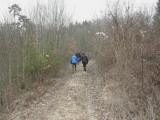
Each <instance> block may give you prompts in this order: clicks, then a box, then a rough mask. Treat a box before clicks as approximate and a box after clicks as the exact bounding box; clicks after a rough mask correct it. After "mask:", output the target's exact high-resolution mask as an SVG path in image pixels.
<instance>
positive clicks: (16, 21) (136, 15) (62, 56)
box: [0, 1, 160, 120]
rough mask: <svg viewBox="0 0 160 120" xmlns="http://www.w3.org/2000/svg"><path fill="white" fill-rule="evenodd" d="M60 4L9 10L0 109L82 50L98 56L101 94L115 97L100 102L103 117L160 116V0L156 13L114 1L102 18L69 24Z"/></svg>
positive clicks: (0, 48)
mask: <svg viewBox="0 0 160 120" xmlns="http://www.w3.org/2000/svg"><path fill="white" fill-rule="evenodd" d="M64 8H65V7H64V6H63V5H62V4H60V3H59V2H57V1H55V2H53V3H52V4H50V5H48V6H42V5H40V4H37V7H36V8H35V9H34V10H33V11H32V13H31V14H30V15H31V16H30V18H28V17H26V16H24V15H22V14H21V8H20V7H19V6H18V5H16V4H15V5H12V6H11V7H10V8H9V10H10V13H11V15H12V17H13V21H7V20H6V21H5V22H1V24H0V36H1V37H0V66H1V67H0V110H1V111H6V110H7V111H10V109H11V108H12V105H11V104H12V101H13V100H14V99H15V95H18V94H19V93H21V92H22V91H23V90H24V89H25V90H28V88H30V87H31V86H32V84H33V83H35V82H36V81H44V80H46V79H49V78H51V77H55V75H56V74H58V73H59V71H60V70H61V68H63V69H64V64H66V61H68V59H69V58H68V56H69V55H70V54H72V53H74V52H77V51H80V52H86V53H87V54H88V55H89V58H94V59H95V60H96V63H97V65H98V70H97V71H96V72H98V74H99V76H100V77H101V78H103V80H102V81H100V82H101V86H100V88H102V89H103V91H102V92H103V96H104V98H105V97H106V96H107V95H108V94H107V89H110V90H111V91H112V95H113V96H114V97H113V98H115V99H113V100H112V101H111V102H110V103H109V102H106V101H105V100H104V101H103V105H104V109H103V110H102V111H101V112H102V114H103V115H106V116H108V114H109V116H110V117H108V119H109V118H111V119H114V120H125V119H126V120H131V119H132V120H159V119H160V114H159V113H160V102H159V101H160V80H159V78H160V74H159V72H160V41H159V37H160V36H159V34H160V31H159V28H160V22H159V21H160V19H159V17H160V1H159V2H158V3H157V8H156V13H155V14H154V15H152V14H150V13H149V12H147V10H144V11H134V7H133V6H132V5H131V6H130V5H127V6H125V7H124V6H122V5H121V4H120V2H119V1H118V2H116V4H115V5H114V6H109V5H108V6H107V8H108V10H107V11H108V12H106V13H105V15H104V17H103V18H99V19H97V20H94V21H89V22H88V21H84V22H83V23H71V22H70V21H69V19H68V16H67V15H66V14H65V9H64ZM111 8H112V9H111ZM65 66H66V65H65ZM110 94H111V93H110ZM108 112H110V113H108Z"/></svg>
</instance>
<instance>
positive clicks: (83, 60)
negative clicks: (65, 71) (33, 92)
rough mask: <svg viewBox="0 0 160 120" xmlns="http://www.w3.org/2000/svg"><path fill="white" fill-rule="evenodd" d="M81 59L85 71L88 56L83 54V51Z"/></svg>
mask: <svg viewBox="0 0 160 120" xmlns="http://www.w3.org/2000/svg"><path fill="white" fill-rule="evenodd" d="M81 60H82V64H83V68H84V71H86V67H87V64H88V57H87V56H86V55H85V53H82V55H81Z"/></svg>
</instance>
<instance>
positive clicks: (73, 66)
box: [72, 64, 74, 73]
mask: <svg viewBox="0 0 160 120" xmlns="http://www.w3.org/2000/svg"><path fill="white" fill-rule="evenodd" d="M72 72H73V73H74V64H72Z"/></svg>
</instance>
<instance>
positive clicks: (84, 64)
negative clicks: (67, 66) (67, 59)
mask: <svg viewBox="0 0 160 120" xmlns="http://www.w3.org/2000/svg"><path fill="white" fill-rule="evenodd" d="M83 69H84V71H86V63H83Z"/></svg>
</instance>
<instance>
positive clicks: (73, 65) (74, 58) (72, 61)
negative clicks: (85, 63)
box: [70, 54, 79, 72]
mask: <svg viewBox="0 0 160 120" xmlns="http://www.w3.org/2000/svg"><path fill="white" fill-rule="evenodd" d="M78 60H79V58H78V56H76V54H74V55H72V57H71V61H70V62H71V64H72V70H73V72H76V65H77V63H78Z"/></svg>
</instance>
